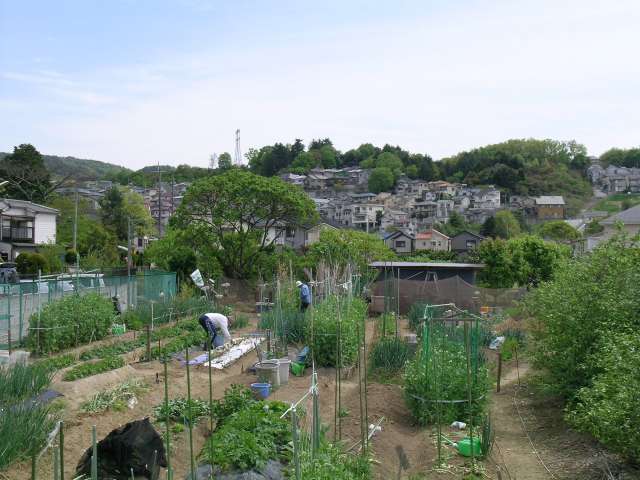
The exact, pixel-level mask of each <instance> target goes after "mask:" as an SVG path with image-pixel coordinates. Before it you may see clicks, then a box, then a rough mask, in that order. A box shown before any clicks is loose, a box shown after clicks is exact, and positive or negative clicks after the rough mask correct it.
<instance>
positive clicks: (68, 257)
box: [64, 248, 77, 265]
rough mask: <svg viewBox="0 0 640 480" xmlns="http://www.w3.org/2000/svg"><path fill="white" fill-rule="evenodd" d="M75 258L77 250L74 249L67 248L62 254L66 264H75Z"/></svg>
mask: <svg viewBox="0 0 640 480" xmlns="http://www.w3.org/2000/svg"><path fill="white" fill-rule="evenodd" d="M76 260H77V252H76V251H75V250H74V249H72V248H71V249H69V250H67V251H66V252H65V254H64V261H65V263H66V264H67V265H75V263H76Z"/></svg>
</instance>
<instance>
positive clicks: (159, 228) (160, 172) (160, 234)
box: [156, 162, 164, 238]
mask: <svg viewBox="0 0 640 480" xmlns="http://www.w3.org/2000/svg"><path fill="white" fill-rule="evenodd" d="M157 173H158V215H157V219H156V221H157V224H158V238H162V174H163V173H164V171H162V170H160V162H158V169H157Z"/></svg>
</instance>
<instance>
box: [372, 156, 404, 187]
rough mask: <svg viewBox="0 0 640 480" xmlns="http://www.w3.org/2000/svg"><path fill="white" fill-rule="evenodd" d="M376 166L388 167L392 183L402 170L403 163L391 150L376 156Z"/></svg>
mask: <svg viewBox="0 0 640 480" xmlns="http://www.w3.org/2000/svg"><path fill="white" fill-rule="evenodd" d="M375 165H376V168H383V167H384V168H388V169H389V170H391V172H392V173H393V179H394V183H395V182H396V181H397V180H398V178H399V177H400V175H402V173H403V172H404V164H403V163H402V160H400V158H399V157H398V156H397V155H396V154H394V153H391V152H383V153H381V154H380V155H378V157H377V158H376V162H375Z"/></svg>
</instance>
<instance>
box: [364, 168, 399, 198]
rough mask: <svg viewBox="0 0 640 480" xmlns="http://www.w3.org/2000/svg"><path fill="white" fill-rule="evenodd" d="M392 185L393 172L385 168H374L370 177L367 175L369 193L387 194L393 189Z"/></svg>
mask: <svg viewBox="0 0 640 480" xmlns="http://www.w3.org/2000/svg"><path fill="white" fill-rule="evenodd" d="M393 184H394V179H393V172H392V171H391V170H389V169H388V168H386V167H377V168H374V169H373V171H372V172H371V175H369V191H370V192H373V193H380V192H388V191H390V190H391V188H393Z"/></svg>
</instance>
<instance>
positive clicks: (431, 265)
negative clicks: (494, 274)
mask: <svg viewBox="0 0 640 480" xmlns="http://www.w3.org/2000/svg"><path fill="white" fill-rule="evenodd" d="M369 266H370V267H372V268H450V269H467V270H468V269H472V270H480V269H481V268H484V264H483V263H448V262H372V263H370V264H369Z"/></svg>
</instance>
